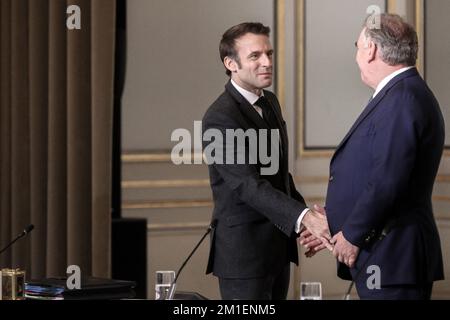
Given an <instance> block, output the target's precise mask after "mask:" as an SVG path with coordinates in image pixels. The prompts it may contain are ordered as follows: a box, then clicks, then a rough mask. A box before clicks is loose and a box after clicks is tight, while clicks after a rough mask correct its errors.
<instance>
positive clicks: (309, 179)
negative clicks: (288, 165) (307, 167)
mask: <svg viewBox="0 0 450 320" xmlns="http://www.w3.org/2000/svg"><path fill="white" fill-rule="evenodd" d="M294 182H295V183H298V184H305V183H313V184H315V183H328V177H327V176H294Z"/></svg>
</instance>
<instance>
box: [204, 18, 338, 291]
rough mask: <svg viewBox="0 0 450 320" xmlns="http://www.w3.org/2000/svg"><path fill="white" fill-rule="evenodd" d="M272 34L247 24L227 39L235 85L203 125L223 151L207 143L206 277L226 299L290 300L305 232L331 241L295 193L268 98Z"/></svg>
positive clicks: (321, 220)
mask: <svg viewBox="0 0 450 320" xmlns="http://www.w3.org/2000/svg"><path fill="white" fill-rule="evenodd" d="M269 32H270V29H269V28H268V27H266V26H263V25H262V24H260V23H242V24H239V25H237V26H234V27H232V28H230V29H229V30H227V31H226V32H225V33H224V35H223V37H222V40H221V42H220V57H221V59H222V62H223V64H224V66H225V68H226V72H227V74H228V75H229V76H230V81H229V82H228V83H227V84H226V86H225V91H224V92H223V93H222V94H221V95H220V96H219V98H218V99H217V100H216V101H215V102H214V103H213V104H212V105H211V106H210V107H209V109H208V110H207V112H206V114H205V116H204V118H203V132H204V137H205V136H215V137H216V141H214V143H215V146H217V144H219V147H217V148H216V147H215V148H213V149H214V152H212V151H211V149H210V144H209V143H207V142H204V152H205V156H206V159H207V162H208V164H209V175H210V182H211V189H212V193H213V198H214V212H213V220H214V221H215V222H214V225H215V228H214V229H213V231H212V233H211V247H210V256H209V261H208V267H207V273H210V272H213V273H214V275H215V276H217V277H219V286H220V292H221V296H222V298H223V299H286V296H287V291H288V287H289V276H290V262H294V263H298V255H297V244H296V238H297V236H298V233H299V232H300V229H301V228H302V226H304V227H306V228H308V229H309V230H311V232H312V233H313V234H315V235H317V236H318V237H320V238H321V239H323V240H324V242H328V240H329V239H330V238H331V237H330V235H329V230H328V225H327V221H326V217H325V216H324V215H322V214H320V213H317V212H314V211H312V210H309V209H308V208H307V206H306V204H305V201H304V199H303V197H302V196H301V195H300V193H298V192H297V190H296V188H295V185H294V181H293V179H292V176H291V175H290V173H289V172H288V140H287V131H286V124H285V121H284V120H283V117H282V114H281V108H280V105H279V103H278V100H277V98H276V96H275V95H274V94H273V93H272V92H270V91H267V90H263V88H267V87H269V86H270V85H271V84H272V71H273V70H272V56H273V49H272V46H271V44H270V41H269ZM208 132H210V133H211V134H208ZM230 133H232V134H234V135H235V136H232V139H227V137H229V135H230ZM273 133H275V135H273ZM217 134H218V135H221V136H222V137H220V139H219V138H218V137H217ZM239 136H241V137H242V138H243V139H239ZM235 138H236V139H235ZM217 139H219V140H221V141H223V144H221V143H218V141H217ZM235 140H238V141H237V144H235V143H234V142H235ZM221 146H222V147H223V148H220V147H221ZM267 149H269V151H270V152H269V153H267V154H266V151H267ZM210 151H211V152H210ZM208 155H209V156H208ZM241 156H242V157H243V158H241V160H242V159H245V161H239V160H238V159H239V158H240V157H241ZM265 156H269V158H267V157H265ZM208 159H209V160H208ZM267 159H271V160H273V161H271V163H268V162H267V161H266V160H267ZM268 165H270V166H268ZM330 248H331V245H330Z"/></svg>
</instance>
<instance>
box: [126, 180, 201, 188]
mask: <svg viewBox="0 0 450 320" xmlns="http://www.w3.org/2000/svg"><path fill="white" fill-rule="evenodd" d="M195 187H209V179H184V180H129V181H122V188H124V189H153V188H195Z"/></svg>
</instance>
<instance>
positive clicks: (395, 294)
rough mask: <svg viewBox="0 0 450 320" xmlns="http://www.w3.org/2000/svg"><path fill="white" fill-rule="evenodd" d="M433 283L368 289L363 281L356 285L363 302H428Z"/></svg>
mask: <svg viewBox="0 0 450 320" xmlns="http://www.w3.org/2000/svg"><path fill="white" fill-rule="evenodd" d="M432 289H433V283H432V282H431V283H425V284H403V285H392V286H382V287H381V288H380V289H376V288H375V289H369V288H368V287H367V285H366V282H365V281H358V282H357V283H356V290H357V291H358V295H359V298H360V299H364V300H430V298H431V291H432Z"/></svg>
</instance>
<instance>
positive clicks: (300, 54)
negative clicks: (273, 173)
mask: <svg viewBox="0 0 450 320" xmlns="http://www.w3.org/2000/svg"><path fill="white" fill-rule="evenodd" d="M294 5H295V21H294V27H295V37H296V38H295V39H296V41H295V42H296V44H297V45H296V54H295V60H296V65H297V68H296V73H295V83H296V86H295V87H296V89H297V95H296V97H295V108H296V110H297V111H298V112H297V114H298V116H297V126H296V133H297V134H296V136H297V141H298V142H297V149H298V150H297V156H298V158H300V159H301V158H331V157H332V156H333V153H334V149H324V150H307V149H305V145H304V126H303V123H304V118H305V0H298V1H295V4H294ZM297 290H298V289H297Z"/></svg>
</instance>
